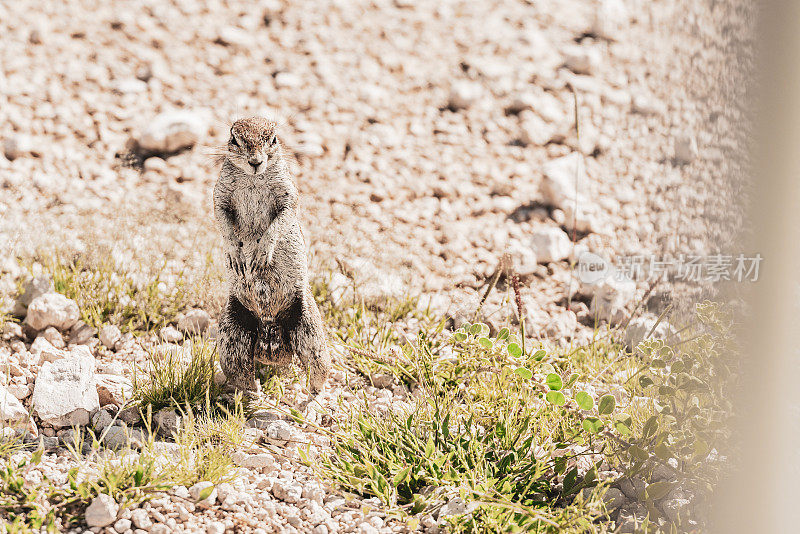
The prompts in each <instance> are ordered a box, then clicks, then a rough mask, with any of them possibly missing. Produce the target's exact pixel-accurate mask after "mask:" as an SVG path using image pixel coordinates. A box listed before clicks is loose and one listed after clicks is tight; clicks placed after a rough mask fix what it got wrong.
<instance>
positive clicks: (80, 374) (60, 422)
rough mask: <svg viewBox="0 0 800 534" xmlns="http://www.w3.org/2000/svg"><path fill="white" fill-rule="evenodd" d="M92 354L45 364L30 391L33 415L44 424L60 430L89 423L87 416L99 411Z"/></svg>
mask: <svg viewBox="0 0 800 534" xmlns="http://www.w3.org/2000/svg"><path fill="white" fill-rule="evenodd" d="M94 368H95V361H94V358H93V357H91V355H88V356H87V355H86V354H83V353H80V352H77V353H72V354H71V357H70V358H65V359H62V360H58V361H55V362H45V363H44V364H43V365H42V366H41V368H40V369H39V374H38V376H37V377H36V385H35V387H34V389H33V406H34V414H35V415H36V416H37V417H38V418H39V419H40V420H41V421H42V422H43V423H45V424H47V425H50V426H53V427H56V428H60V427H67V426H73V425H80V426H85V425H87V424H89V414H90V413H91V412H93V411H94V410H96V409H98V408H100V402H99V399H98V396H97V388H96V387H95V380H94Z"/></svg>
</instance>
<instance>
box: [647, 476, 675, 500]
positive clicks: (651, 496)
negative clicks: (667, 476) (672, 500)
mask: <svg viewBox="0 0 800 534" xmlns="http://www.w3.org/2000/svg"><path fill="white" fill-rule="evenodd" d="M674 487H675V484H674V483H673V482H667V481H661V482H653V483H652V484H650V485H649V486H647V489H645V490H644V491H645V499H646V500H648V501H657V500H659V499H661V498H662V497H666V496H667V493H669V492H670V491H672V488H674Z"/></svg>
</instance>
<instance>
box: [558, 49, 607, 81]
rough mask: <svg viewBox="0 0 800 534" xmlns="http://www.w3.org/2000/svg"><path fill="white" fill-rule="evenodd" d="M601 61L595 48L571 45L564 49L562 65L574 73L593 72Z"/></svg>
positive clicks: (598, 51)
mask: <svg viewBox="0 0 800 534" xmlns="http://www.w3.org/2000/svg"><path fill="white" fill-rule="evenodd" d="M601 61H602V57H601V55H600V50H598V49H597V48H593V47H586V46H581V45H573V46H569V47H567V48H566V49H565V50H564V65H565V66H566V67H567V68H568V69H569V70H571V71H572V72H574V73H575V74H594V73H595V72H596V71H597V68H598V67H599V66H600V62H601Z"/></svg>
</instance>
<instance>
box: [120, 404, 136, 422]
mask: <svg viewBox="0 0 800 534" xmlns="http://www.w3.org/2000/svg"><path fill="white" fill-rule="evenodd" d="M118 417H119V419H120V421H122V422H123V423H125V424H126V425H136V424H138V423H139V422H140V421H141V420H142V412H141V411H140V408H139V407H138V406H128V407H127V408H123V409H122V410H120V411H119V415H118Z"/></svg>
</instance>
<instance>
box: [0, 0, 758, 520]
mask: <svg viewBox="0 0 800 534" xmlns="http://www.w3.org/2000/svg"><path fill="white" fill-rule="evenodd" d="M751 26H752V8H749V7H746V4H745V3H744V2H733V3H727V4H725V5H721V4H720V3H717V2H689V1H687V0H656V1H649V2H641V1H630V0H603V1H600V2H597V1H589V0H571V1H569V2H558V1H541V2H524V1H518V2H516V1H509V0H503V1H500V0H494V1H488V2H471V1H444V2H424V1H413V0H395V1H389V0H377V1H369V2H365V1H360V0H354V1H349V2H342V1H329V2H325V1H318V2H304V3H302V5H301V4H292V3H288V2H287V3H283V2H280V1H277V0H275V1H269V0H267V1H261V2H247V3H237V2H223V1H211V2H158V1H137V2H131V3H127V4H126V5H125V7H124V9H123V8H122V7H121V6H119V5H114V6H112V5H110V4H109V3H107V2H90V1H69V2H56V1H43V2H32V1H27V0H20V1H17V2H13V3H10V4H9V3H4V4H0V34H2V35H3V38H2V42H1V43H0V68H1V69H2V76H0V141H2V148H3V150H2V154H0V187H2V191H3V194H2V195H1V196H0V215H2V221H0V243H2V246H3V250H4V251H6V254H4V255H3V257H0V270H2V271H3V272H4V274H3V282H2V283H3V287H2V288H1V289H2V293H3V294H4V296H5V297H6V305H7V307H11V305H12V304H13V300H12V297H13V295H14V294H15V292H16V284H17V281H18V279H19V278H20V277H21V276H22V273H21V271H20V268H19V266H18V265H17V262H16V257H29V256H31V255H33V254H35V253H40V254H41V253H42V252H45V251H48V250H54V249H56V248H57V249H58V250H59V251H62V252H63V251H66V250H74V251H75V252H84V253H88V252H91V251H92V250H95V249H96V250H109V251H111V252H112V254H111V258H112V261H113V262H114V263H115V264H116V265H118V266H122V265H126V266H127V265H133V264H135V265H138V266H139V267H141V266H143V265H144V266H146V267H147V268H153V266H161V265H164V262H166V267H167V269H168V270H172V271H185V272H190V273H191V272H200V271H202V270H203V269H204V267H205V265H206V254H210V255H211V256H212V257H214V258H218V254H219V238H218V235H217V233H216V231H215V229H214V226H213V217H212V214H211V212H212V206H211V189H212V187H213V183H214V181H215V180H216V176H217V172H218V169H217V166H216V163H215V161H214V157H213V152H214V149H213V146H215V145H219V144H222V143H224V142H225V141H226V136H227V132H228V124H230V122H231V121H232V120H234V119H235V118H236V117H239V116H242V115H250V114H268V115H271V116H274V117H277V118H279V119H281V120H282V122H283V127H282V135H283V137H284V138H285V139H286V141H287V143H288V144H289V145H290V146H292V147H294V150H295V155H296V158H297V165H296V172H297V182H298V185H299V188H300V191H301V195H302V205H301V206H302V207H301V217H302V219H303V222H304V224H305V228H306V236H307V240H308V241H309V243H310V248H311V257H312V268H313V270H314V272H316V273H318V274H320V275H325V274H326V273H328V274H329V273H338V275H337V276H338V278H336V279H337V280H341V275H342V274H343V275H345V276H348V277H353V278H355V279H356V280H357V281H358V282H359V285H360V287H362V288H363V291H364V292H365V293H369V294H370V295H373V294H374V295H395V294H402V293H406V292H410V293H411V294H418V295H424V297H423V302H429V303H430V304H431V306H432V307H434V308H439V309H441V310H442V311H449V312H450V313H453V314H454V315H458V314H459V313H461V312H463V311H464V310H470V311H473V310H474V309H475V306H476V304H477V302H478V301H479V299H480V297H481V295H482V294H483V291H484V289H483V287H482V285H483V284H484V283H485V282H486V280H487V278H489V277H491V276H492V274H493V273H494V272H495V270H496V269H497V268H498V265H500V263H501V260H502V258H503V257H504V255H506V254H508V256H505V257H507V258H508V257H510V258H511V261H512V262H513V266H514V270H515V272H517V273H518V274H519V275H520V278H521V280H522V295H523V304H524V305H525V313H526V319H527V325H528V329H527V331H528V332H529V333H532V335H534V336H536V337H548V338H551V339H552V340H553V341H554V342H565V341H566V340H568V339H571V338H572V339H577V340H581V339H585V338H586V337H588V336H589V335H590V334H591V330H592V329H591V326H592V325H593V324H594V320H595V315H598V316H600V318H602V319H603V320H606V321H608V322H610V323H612V324H619V323H623V322H624V321H625V320H626V318H627V316H628V313H629V312H630V311H631V309H632V307H633V304H635V302H636V301H637V299H639V298H641V297H642V296H643V295H644V294H645V291H646V289H647V288H648V287H649V284H648V283H647V282H640V283H638V284H629V283H616V282H613V281H608V282H607V283H602V284H595V285H587V284H580V283H578V282H577V281H576V280H574V279H571V276H570V267H569V261H568V259H569V258H570V257H572V258H575V257H577V256H578V255H579V253H581V252H583V251H590V252H593V253H596V254H599V255H601V256H604V257H606V258H615V257H619V256H626V255H628V256H629V255H640V256H644V257H649V256H651V255H657V256H658V257H663V256H664V255H666V254H673V255H678V254H692V253H696V254H701V255H705V254H711V253H715V252H719V251H724V252H727V253H730V254H735V253H738V252H740V251H736V250H731V249H730V247H731V245H730V243H731V242H732V240H733V238H734V237H735V236H736V233H737V231H738V229H739V228H740V226H741V221H740V220H739V217H738V213H740V210H738V209H737V206H738V205H739V204H740V200H739V199H740V198H741V196H742V195H741V191H742V185H741V183H742V180H741V176H742V169H743V168H744V165H745V163H746V162H745V158H744V156H743V155H742V154H744V153H745V151H746V148H747V147H746V145H745V138H746V135H745V134H746V129H745V128H742V127H741V124H742V121H743V119H744V118H745V117H746V111H745V110H744V108H743V106H742V105H741V104H742V102H743V101H744V100H745V98H746V96H747V91H748V84H746V83H743V80H745V79H746V76H747V74H748V73H749V72H750V70H749V69H751V65H752V62H751V59H750V55H749V54H750V40H749V39H750V36H751V30H752V28H751ZM575 102H577V106H576V105H575ZM576 110H577V116H578V118H579V120H578V125H579V132H580V135H579V136H578V135H576V128H575V113H576ZM576 167H577V169H578V172H577V173H576ZM575 176H578V177H579V180H578V183H577V186H576V184H575ZM576 190H577V191H578V197H577V199H576V198H575V191H576ZM576 201H577V202H576ZM576 205H577V207H578V209H577V213H575V211H576V210H575V208H574V207H575V206H576ZM573 242H574V243H573ZM216 264H217V265H221V262H220V261H218V260H217V262H216ZM208 283H209V284H210V285H209V287H207V288H204V289H205V293H204V295H205V297H206V298H204V300H203V301H202V302H198V304H199V305H202V306H203V307H205V308H206V309H208V310H209V311H211V313H212V314H213V313H214V311H215V309H216V307H217V306H218V304H219V302H218V299H219V295H221V292H220V291H219V287H218V285H215V284H214V283H212V282H208ZM498 287H499V290H497V291H494V292H493V293H492V294H491V295H490V296H489V298H488V301H487V303H486V305H484V307H483V310H484V314H485V317H484V319H485V320H486V321H487V322H491V321H492V320H493V314H495V315H494V317H498V316H503V315H504V314H508V313H509V305H508V299H507V298H506V295H507V293H508V291H507V290H506V285H505V284H504V283H503V281H502V280H501V283H500V285H499V286H498ZM684 289H685V292H682V293H676V292H675V291H676V288H675V287H668V286H659V287H657V288H656V289H655V290H654V291H653V292H651V293H648V295H649V296H655V297H657V298H654V299H651V300H652V306H651V309H653V310H654V311H658V310H659V309H663V307H664V306H665V305H667V304H669V303H671V302H673V301H676V300H679V299H678V298H677V297H676V295H689V296H691V297H693V298H696V297H697V296H698V295H701V294H707V293H708V291H709V288H706V287H701V286H698V285H695V284H692V285H690V286H687V287H686V288H684ZM681 298H683V297H682V296H681ZM426 299H427V300H426ZM597 302H605V303H606V304H608V306H606V307H598V308H595V307H594V306H595V305H596V304H593V303H597ZM6 339H7V341H8V343H7V345H8V348H9V350H8V351H7V353H8V354H7V357H8V358H10V359H11V360H10V361H11V362H14V358H15V357H16V362H17V363H19V364H20V365H23V363H24V360H21V359H20V355H23V354H24V353H26V352H29V351H30V349H31V347H30V345H23V346H22V347H20V346H19V345H17V346H14V345H13V341H16V342H17V343H22V341H21V339H24V336H16V337H15V335H14V333H13V332H12V333H10V334H9V335H7V336H6ZM138 343H139V348H138V349H135V350H134V349H131V350H133V351H134V352H136V350H139V351H141V346H140V345H141V344H142V343H144V342H138ZM128 348H130V347H128ZM4 354H5V353H4ZM142 354H143V353H139V354H138V357H141V356H142ZM126 358H127V359H126ZM112 359H113V358H112ZM135 359H136V356H132V357H130V358H128V357H127V356H126V357H125V358H123V357H121V356H118V357H116V360H119V361H131V360H135ZM99 365H100V366H102V358H101V364H99ZM23 366H24V365H23ZM25 370H26V371H27V373H22V375H21V376H22V377H23V378H24V379H25V387H26V388H28V387H29V386H30V389H31V390H32V386H33V382H34V380H33V378H34V376H35V375H36V372H37V371H38V367H37V365H33V364H31V366H30V368H28V367H26V368H25ZM108 374H115V373H108ZM344 379H345V378H344V377H338V378H336V379H335V380H334V382H333V384H334V385H333V386H332V387H331V389H330V391H326V393H325V395H326V398H327V399H328V400H329V401H330V399H335V398H336V397H337V396H338V395H339V394H341V393H342V390H341V388H339V389H337V386H336V383H337V382H336V381H337V380H341V381H343V380H344ZM21 383H22V380H21V379H20V380H17V382H16V384H20V387H21ZM17 391H19V392H20V395H22V391H21V389H20V390H17ZM30 393H31V392H28V395H29V394H30ZM387 393H388V397H387V400H386V402H402V395H403V392H393V391H391V390H374V389H373V390H371V391H369V394H370V395H375V396H376V401H377V399H378V398H382V397H384V396H386V394H387ZM25 397H27V395H25V396H24V397H23V398H25ZM287 462H290V459H277V458H273V461H272V462H271V463H270V464H269V465H270V467H264V468H261V469H249V470H247V469H245V471H246V472H245V473H244V475H243V476H242V477H241V478H240V479H239V480H238V481H237V485H235V487H234V488H232V489H228V488H226V490H228V491H229V492H230V493H229V494H230V495H234V493H233V492H239V493H237V494H236V495H238V494H241V495H247V496H248V499H249V500H247V499H245V500H244V501H242V502H240V501H238V500H237V499H234V498H233V497H232V498H231V502H237V503H239V504H236V505H231V506H226V505H225V503H226V502H227V499H226V497H225V496H224V495H222V493H225V491H223V490H220V489H219V488H218V490H217V491H218V493H219V494H218V496H217V500H218V501H219V502H220V503H222V505H221V506H215V507H212V508H209V509H208V510H204V511H196V513H195V514H190V517H192V520H191V521H193V522H194V523H193V524H194V525H195V527H193V528H195V529H199V530H201V531H202V530H203V529H205V531H208V532H222V531H224V530H225V529H226V528H231V527H232V525H233V522H237V521H239V519H237V517H241V516H243V515H246V516H247V517H249V518H253V517H255V518H258V519H259V520H263V521H265V522H266V523H265V524H267V525H270V526H271V528H275V529H278V528H280V529H287V530H291V528H295V529H297V530H301V531H307V530H310V528H311V527H312V526H313V527H314V528H315V530H314V532H320V533H322V532H326V531H327V532H334V531H337V529H339V530H341V529H345V530H346V529H348V528H352V529H354V530H358V529H360V531H361V532H374V531H376V530H381V529H386V528H388V527H384V525H383V520H382V519H381V518H380V517H379V516H377V515H374V514H373V515H372V516H371V517H364V516H363V515H359V514H360V512H359V511H349V510H347V511H343V510H346V507H344V508H343V507H342V506H340V504H341V503H339V502H338V501H336V502H337V505H336V506H334V505H332V504H331V502H332V500H335V499H338V497H335V496H333V495H332V494H330V495H329V494H327V493H326V492H325V491H324V490H323V491H321V492H320V491H319V490H318V489H315V486H314V482H313V480H312V477H310V475H308V474H307V473H303V472H302V471H297V469H296V467H293V466H292V465H293V464H291V465H290V463H287ZM276 484H278V485H280V487H281V488H282V489H278V490H276V489H275V488H276ZM184 490H185V489H180V488H179V489H178V490H177V491H176V492H173V497H174V495H177V494H179V493H182V492H184ZM269 491H271V496H270V495H267V492H269ZM284 492H285V494H284ZM298 492H299V496H295V495H296V494H297V493H298ZM262 494H263V495H265V496H266V497H265V498H264V499H261V495H262ZM279 495H283V497H280V496H279ZM163 501H164V502H163V503H162V504H158V502H155V503H151V504H150V505H146V506H148V507H149V508H150V510H151V512H150V516H151V517H154V518H155V519H157V520H158V519H159V517H158V516H157V515H156V514H157V513H160V514H163V516H164V518H165V521H167V524H169V525H170V528H173V526H174V525H173V524H172V523H169V521H173V522H174V524H175V525H178V524H184V523H183V521H184V520H185V518H186V517H189V516H187V515H186V512H187V510H188V509H187V508H181V507H182V506H184V505H183V504H181V503H182V502H183V501H182V500H181V498H180V497H174V498H169V499H164V500H163ZM251 501H252V502H251ZM248 506H249V507H251V508H252V510H251V508H248ZM331 510H337V512H334V515H335V516H336V517H333V518H331V517H330V516H331ZM189 511H191V510H189ZM237 514H239V515H237ZM348 514H349V516H348ZM368 516H369V514H368ZM312 517H313V519H312ZM127 519H129V518H127V517H123V520H127ZM130 519H132V520H133V522H134V527H136V526H138V527H139V528H140V529H142V530H148V529H147V528H142V527H141V525H138V524H137V519H136V518H133V517H132V518H130ZM140 519H141V518H140ZM318 519H320V520H319V521H317V520H318ZM123 520H121V521H122V523H121V524H119V522H118V525H117V527H114V528H115V530H113V532H119V533H124V532H129V531H130V530H129V528H133V527H130V526H129V524H128V523H126V522H125V521H123ZM248 520H249V519H248ZM142 521H143V524H146V522H144V519H142ZM242 521H245V522H246V521H247V520H244V519H243V520H242ZM157 522H158V521H157ZM201 522H203V523H204V524H205V525H206V526H204V527H201V526H199V525H200V524H201ZM186 524H187V525H188V524H192V523H191V522H190V523H186ZM215 529H216V530H215ZM107 531H108V532H112V530H110V529H107ZM150 531H151V532H156V531H157V530H156V529H155V528H152V529H150ZM245 531H246V529H245Z"/></svg>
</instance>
